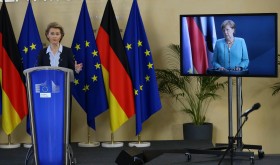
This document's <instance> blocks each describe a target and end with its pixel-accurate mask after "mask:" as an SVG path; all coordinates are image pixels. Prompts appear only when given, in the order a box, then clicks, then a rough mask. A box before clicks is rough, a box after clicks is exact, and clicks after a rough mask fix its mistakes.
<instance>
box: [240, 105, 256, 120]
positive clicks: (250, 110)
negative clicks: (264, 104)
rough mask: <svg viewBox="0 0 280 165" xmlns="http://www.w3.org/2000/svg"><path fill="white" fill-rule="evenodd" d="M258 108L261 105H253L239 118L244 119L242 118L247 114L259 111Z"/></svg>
mask: <svg viewBox="0 0 280 165" xmlns="http://www.w3.org/2000/svg"><path fill="white" fill-rule="evenodd" d="M260 107H261V104H260V103H256V104H254V105H253V106H252V108H251V109H248V110H247V111H245V112H244V113H243V114H242V115H241V117H244V116H246V117H247V116H248V115H249V113H251V112H253V111H254V110H257V109H259V108H260Z"/></svg>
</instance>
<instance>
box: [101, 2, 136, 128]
mask: <svg viewBox="0 0 280 165" xmlns="http://www.w3.org/2000/svg"><path fill="white" fill-rule="evenodd" d="M96 44H97V47H98V51H99V54H100V60H101V64H102V69H103V70H102V71H103V76H104V83H105V88H106V92H107V97H108V104H109V112H110V121H111V131H112V132H115V131H116V130H117V129H118V128H119V127H120V126H121V125H122V124H123V123H125V122H126V121H127V120H128V119H129V118H130V117H132V116H133V115H134V114H135V107H134V95H133V87H132V81H131V77H130V74H129V64H128V60H127V56H126V53H125V47H124V45H123V41H122V38H121V34H120V30H119V27H118V23H117V20H116V17H115V13H114V10H113V7H112V3H111V1H110V0H108V2H107V4H106V7H105V11H104V15H103V18H102V21H101V25H100V27H99V30H98V34H97V37H96Z"/></svg>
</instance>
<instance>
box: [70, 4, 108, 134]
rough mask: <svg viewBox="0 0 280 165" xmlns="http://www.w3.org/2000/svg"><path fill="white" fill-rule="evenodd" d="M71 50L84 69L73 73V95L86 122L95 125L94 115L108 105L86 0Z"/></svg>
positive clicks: (101, 111)
mask: <svg viewBox="0 0 280 165" xmlns="http://www.w3.org/2000/svg"><path fill="white" fill-rule="evenodd" d="M72 51H73V53H74V55H75V60H76V61H77V63H83V70H82V71H81V72H80V73H79V74H75V80H74V89H73V92H72V94H73V96H74V97H75V99H76V100H77V102H78V103H79V104H80V106H81V107H82V108H83V110H84V111H85V112H86V114H87V124H88V126H90V127H91V128H93V129H95V117H97V116H98V115H99V114H101V113H103V112H104V111H106V110H107V109H108V102H107V97H106V92H105V86H104V81H103V75H102V66H101V63H100V57H99V52H98V50H97V46H96V42H95V36H94V33H93V29H92V25H91V21H90V17H89V13H88V9H87V4H86V1H85V0H84V1H83V4H82V8H81V12H80V16H79V20H78V24H77V27H76V31H75V35H74V39H73V43H72Z"/></svg>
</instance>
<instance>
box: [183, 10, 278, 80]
mask: <svg viewBox="0 0 280 165" xmlns="http://www.w3.org/2000/svg"><path fill="white" fill-rule="evenodd" d="M230 33H231V34H230ZM277 48H278V47H277V14H276V13H252V14H212V15H210V14H206V15H202V14H196V15H180V53H181V58H180V62H181V63H180V65H181V66H180V67H181V74H182V75H185V76H188V75H189V76H207V75H211V76H234V77H277V76H278V68H277V67H278V65H277V54H278V50H277Z"/></svg>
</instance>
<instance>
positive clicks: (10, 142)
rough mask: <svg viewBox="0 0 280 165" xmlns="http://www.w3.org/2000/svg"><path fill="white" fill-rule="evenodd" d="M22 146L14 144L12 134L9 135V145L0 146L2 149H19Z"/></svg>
mask: <svg viewBox="0 0 280 165" xmlns="http://www.w3.org/2000/svg"><path fill="white" fill-rule="evenodd" d="M19 147H20V144H19V143H12V137H11V134H9V135H8V143H7V144H0V148H5V149H8V148H19Z"/></svg>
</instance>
